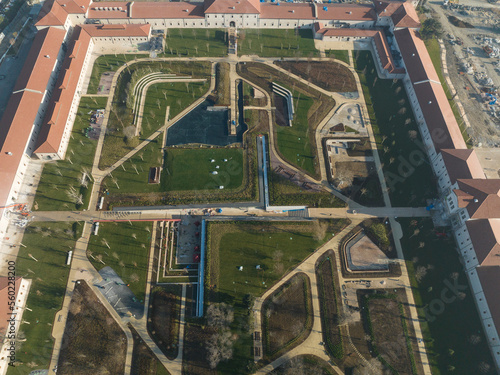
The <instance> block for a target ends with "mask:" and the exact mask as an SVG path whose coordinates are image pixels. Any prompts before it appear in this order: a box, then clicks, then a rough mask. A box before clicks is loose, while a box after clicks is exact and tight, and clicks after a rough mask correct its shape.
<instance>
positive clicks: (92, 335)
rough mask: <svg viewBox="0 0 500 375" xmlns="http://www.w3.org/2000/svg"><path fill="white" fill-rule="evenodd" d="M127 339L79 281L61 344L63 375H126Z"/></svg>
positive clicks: (100, 304) (92, 293)
mask: <svg viewBox="0 0 500 375" xmlns="http://www.w3.org/2000/svg"><path fill="white" fill-rule="evenodd" d="M126 352H127V337H126V336H125V333H124V332H123V331H122V329H121V328H120V326H119V325H118V323H116V321H115V320H114V319H113V317H112V316H111V315H110V314H109V312H108V311H107V310H106V308H105V307H104V306H103V305H102V303H101V302H100V301H99V299H98V298H97V296H96V295H95V294H94V292H93V291H92V290H91V289H90V287H89V286H88V285H87V283H86V282H85V281H84V280H79V281H77V284H76V285H75V289H74V291H73V296H72V299H71V303H70V306H69V312H68V317H67V322H66V328H65V330H64V336H63V340H62V344H61V352H60V355H59V361H58V370H59V372H60V373H61V374H72V375H79V374H82V375H87V374H88V373H89V369H92V372H93V373H95V374H100V373H102V374H104V373H105V374H110V375H113V374H116V375H119V374H123V373H124V371H125V358H126Z"/></svg>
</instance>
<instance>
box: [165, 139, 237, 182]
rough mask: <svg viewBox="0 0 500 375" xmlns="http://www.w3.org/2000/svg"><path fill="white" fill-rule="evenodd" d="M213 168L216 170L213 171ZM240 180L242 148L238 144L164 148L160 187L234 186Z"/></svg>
mask: <svg viewBox="0 0 500 375" xmlns="http://www.w3.org/2000/svg"><path fill="white" fill-rule="evenodd" d="M212 160H215V162H213V163H212ZM224 160H227V162H225V161H224ZM216 166H219V167H220V168H218V169H217V168H216ZM214 171H216V172H218V174H217V175H213V174H212V173H211V172H214ZM242 181H243V150H242V149H240V148H214V149H175V148H170V149H168V150H167V155H166V163H165V168H164V170H163V176H162V183H161V185H162V190H163V191H176V190H206V189H208V190H213V189H219V186H224V189H236V188H239V187H240V186H241V184H242Z"/></svg>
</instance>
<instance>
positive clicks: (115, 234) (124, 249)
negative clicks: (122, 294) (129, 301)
mask: <svg viewBox="0 0 500 375" xmlns="http://www.w3.org/2000/svg"><path fill="white" fill-rule="evenodd" d="M151 229H152V223H150V222H144V221H136V222H132V223H129V222H120V223H118V222H109V223H104V222H103V223H100V226H99V234H98V235H97V236H94V235H91V237H90V241H89V246H88V249H87V256H88V258H89V260H90V262H91V263H92V264H93V266H94V267H95V268H96V269H97V270H98V271H99V270H100V269H101V268H104V267H106V266H109V267H111V268H113V269H114V270H115V272H116V273H117V274H118V275H119V276H120V277H121V278H122V280H123V281H124V282H125V283H127V284H130V290H131V291H132V292H133V293H134V295H135V296H136V298H137V299H138V300H140V301H143V300H144V295H145V291H146V277H147V268H148V257H149V248H150V244H151V232H150V231H151ZM105 241H106V242H107V244H108V245H109V248H108V246H106V243H105ZM91 255H92V256H91ZM100 257H102V261H103V262H104V264H103V263H101V262H100V261H99V258H100Z"/></svg>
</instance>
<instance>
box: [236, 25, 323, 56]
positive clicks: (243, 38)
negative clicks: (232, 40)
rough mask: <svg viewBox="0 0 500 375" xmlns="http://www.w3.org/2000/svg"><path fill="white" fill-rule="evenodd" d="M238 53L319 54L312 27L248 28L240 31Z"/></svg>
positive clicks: (272, 54)
mask: <svg viewBox="0 0 500 375" xmlns="http://www.w3.org/2000/svg"><path fill="white" fill-rule="evenodd" d="M238 55H239V56H241V55H259V56H261V57H301V56H302V57H305V56H311V57H312V56H319V51H318V50H317V49H316V47H315V46H314V39H313V35H312V31H311V30H310V29H301V30H299V29H296V30H292V29H284V30H283V29H256V30H253V29H246V30H241V31H240V32H239V39H238Z"/></svg>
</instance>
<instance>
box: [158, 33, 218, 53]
mask: <svg viewBox="0 0 500 375" xmlns="http://www.w3.org/2000/svg"><path fill="white" fill-rule="evenodd" d="M226 55H227V33H226V31H225V30H223V29H170V28H169V29H168V30H167V35H166V37H165V53H163V54H161V55H160V57H172V56H178V57H182V56H191V57H195V56H196V57H207V56H213V57H222V56H226Z"/></svg>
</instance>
